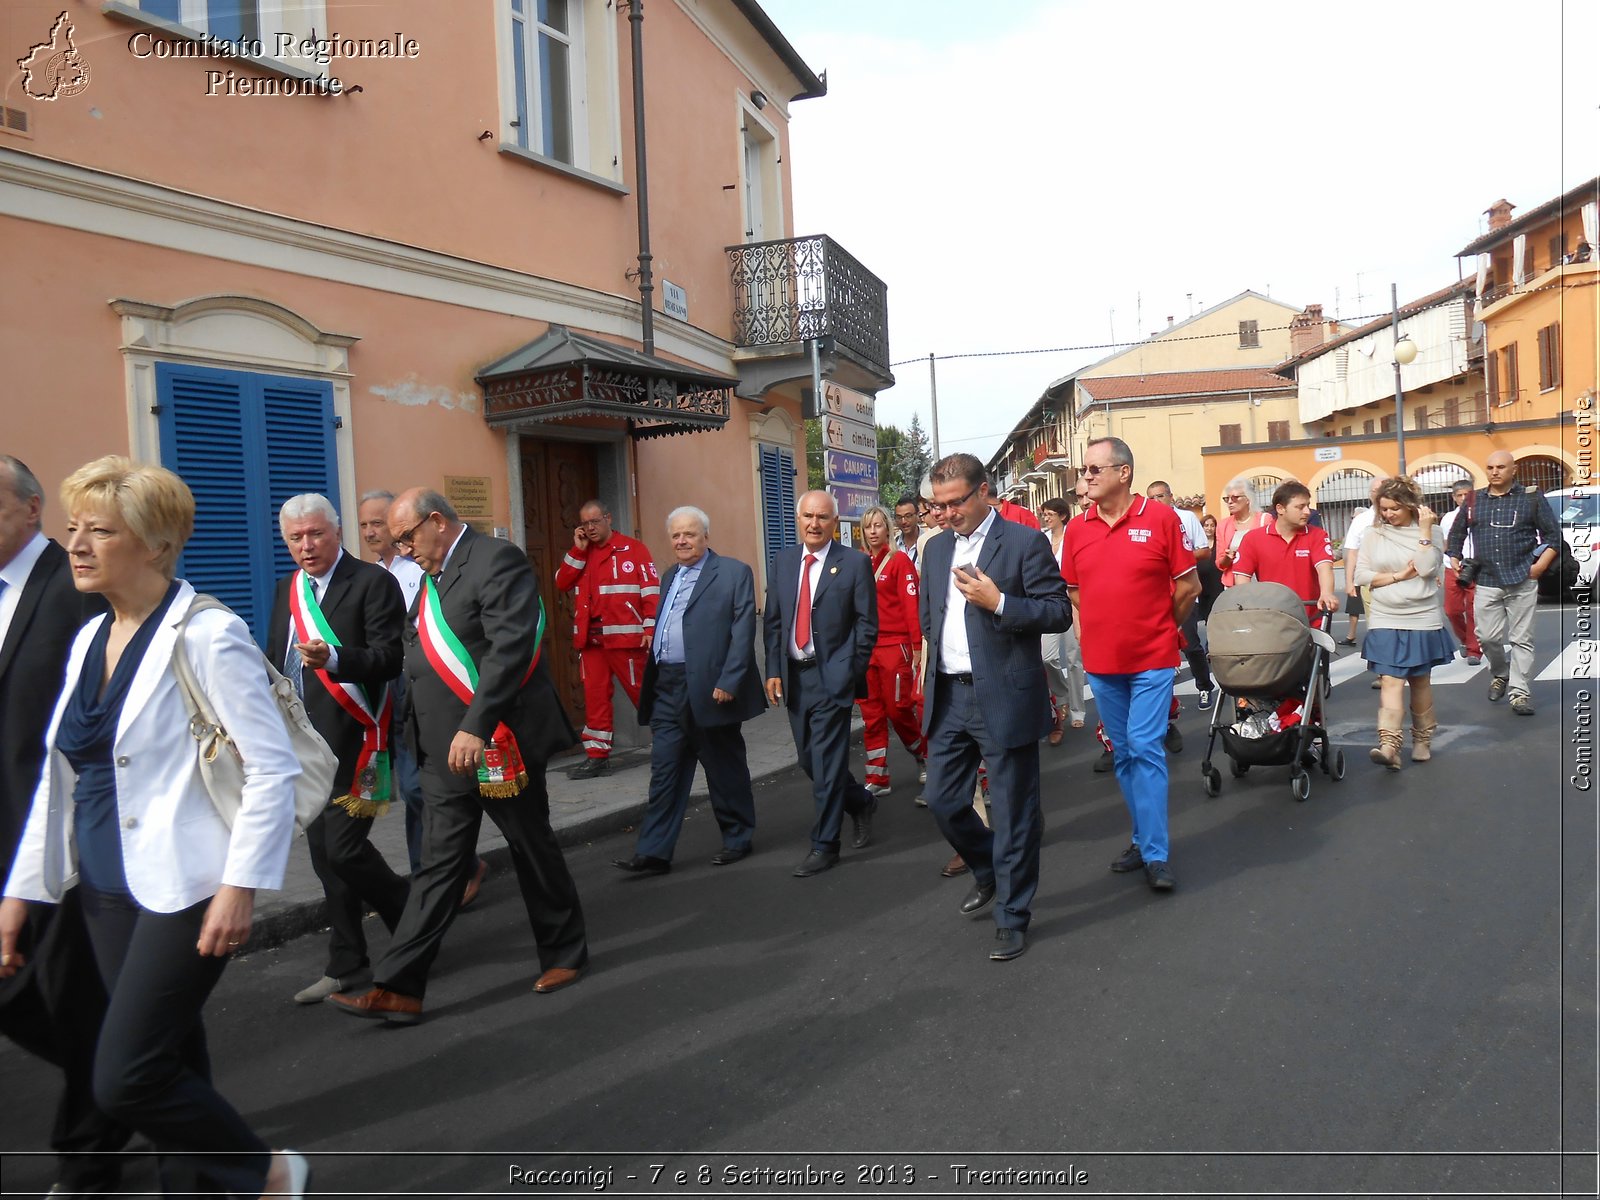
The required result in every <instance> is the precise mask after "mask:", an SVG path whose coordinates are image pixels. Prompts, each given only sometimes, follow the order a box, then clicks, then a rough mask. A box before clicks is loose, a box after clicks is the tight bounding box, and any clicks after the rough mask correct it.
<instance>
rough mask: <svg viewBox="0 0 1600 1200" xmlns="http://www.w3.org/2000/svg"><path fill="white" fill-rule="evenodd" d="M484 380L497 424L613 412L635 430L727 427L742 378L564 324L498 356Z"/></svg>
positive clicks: (486, 402) (488, 409)
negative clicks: (730, 406) (731, 399)
mask: <svg viewBox="0 0 1600 1200" xmlns="http://www.w3.org/2000/svg"><path fill="white" fill-rule="evenodd" d="M477 381H478V385H479V386H480V387H482V388H483V416H484V419H485V420H486V421H487V422H488V423H489V424H490V425H491V426H495V427H500V426H506V425H514V424H516V423H518V422H520V421H567V420H571V419H572V418H574V417H611V418H616V419H619V420H622V421H625V422H626V423H627V428H628V433H629V435H630V436H631V437H636V438H646V437H667V436H670V435H672V434H675V433H694V432H696V431H697V430H701V429H720V428H721V427H722V426H723V425H724V424H725V423H726V422H727V420H728V404H729V397H730V395H731V394H732V391H733V388H734V385H735V384H737V383H738V380H737V379H730V378H728V377H726V376H722V375H713V374H711V373H710V372H709V371H701V370H696V369H695V368H693V367H688V366H685V365H683V364H682V363H675V362H671V361H669V360H667V359H664V358H654V357H651V356H650V355H647V354H641V353H639V352H638V351H637V350H629V349H628V348H627V347H625V346H619V345H617V344H616V343H614V342H607V341H602V340H601V339H599V338H593V337H586V336H585V335H583V334H581V333H573V332H572V331H571V330H570V329H568V328H566V327H565V326H564V325H552V326H550V331H549V332H548V333H546V334H545V335H544V336H543V337H541V338H539V339H538V340H536V341H533V342H529V343H528V344H527V345H526V346H524V347H522V349H520V350H517V351H514V352H513V353H511V354H508V355H507V356H506V357H504V358H502V359H500V360H499V361H498V362H495V363H491V364H490V365H489V366H487V367H485V368H484V369H483V370H482V371H480V372H479V373H478V375H477Z"/></svg>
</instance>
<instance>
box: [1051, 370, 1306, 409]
mask: <svg viewBox="0 0 1600 1200" xmlns="http://www.w3.org/2000/svg"><path fill="white" fill-rule="evenodd" d="M1078 386H1079V387H1081V388H1082V389H1083V390H1084V392H1085V393H1087V394H1088V396H1089V397H1090V398H1091V399H1093V400H1095V401H1096V402H1104V401H1107V400H1154V399H1158V398H1161V397H1164V396H1174V397H1176V396H1207V395H1218V394H1221V393H1226V392H1267V391H1293V390H1294V387H1295V385H1294V381H1293V380H1290V379H1285V378H1284V377H1283V376H1282V375H1275V374H1273V373H1272V372H1271V371H1269V370H1267V369H1266V368H1265V367H1242V368H1238V369H1228V370H1220V371H1160V372H1152V373H1151V374H1148V375H1108V376H1106V377H1105V378H1103V379H1079V380H1078Z"/></svg>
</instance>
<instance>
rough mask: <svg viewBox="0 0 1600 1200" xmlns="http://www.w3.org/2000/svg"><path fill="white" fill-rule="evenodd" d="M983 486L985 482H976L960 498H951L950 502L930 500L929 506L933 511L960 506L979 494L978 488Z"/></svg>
mask: <svg viewBox="0 0 1600 1200" xmlns="http://www.w3.org/2000/svg"><path fill="white" fill-rule="evenodd" d="M982 486H983V484H981V483H979V484H974V485H973V488H972V490H971V491H970V492H968V493H967V494H966V495H965V496H962V497H961V498H960V499H959V500H951V501H950V502H949V503H946V504H941V503H940V502H939V501H937V500H930V501H929V502H928V508H929V510H930V511H932V512H944V511H945V510H946V509H951V508H960V507H961V506H962V505H963V504H965V503H966V502H967V501H968V500H971V499H972V498H973V497H974V496H976V495H977V494H978V489H979V488H981V487H982Z"/></svg>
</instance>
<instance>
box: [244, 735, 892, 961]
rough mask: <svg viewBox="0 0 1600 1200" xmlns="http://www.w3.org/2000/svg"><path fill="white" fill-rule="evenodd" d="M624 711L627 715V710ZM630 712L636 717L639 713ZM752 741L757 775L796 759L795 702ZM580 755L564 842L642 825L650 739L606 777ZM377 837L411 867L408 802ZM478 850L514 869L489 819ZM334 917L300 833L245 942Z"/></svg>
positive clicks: (274, 941) (554, 821) (272, 941)
mask: <svg viewBox="0 0 1600 1200" xmlns="http://www.w3.org/2000/svg"><path fill="white" fill-rule="evenodd" d="M618 717H619V719H624V718H623V714H622V713H621V712H619V713H618ZM626 719H632V713H631V712H629V713H628V714H627V717H626ZM852 728H853V731H854V732H856V733H859V731H860V729H861V714H860V712H859V711H857V712H856V713H855V714H854V718H853V726H852ZM744 741H745V748H746V751H747V753H748V756H749V762H750V777H751V778H752V779H760V778H763V777H765V776H768V775H775V774H777V773H778V772H779V771H784V770H788V769H789V768H791V767H794V766H795V751H794V738H793V735H792V734H791V733H790V732H789V716H788V710H787V709H784V708H769V709H767V711H766V712H764V713H763V714H762V715H761V716H759V717H757V718H755V720H753V721H746V722H745V723H744ZM579 761H580V760H579V759H578V758H577V757H566V758H561V759H558V760H557V761H556V762H554V763H551V764H550V768H549V770H548V771H547V772H546V774H545V786H546V787H547V788H549V791H550V824H551V825H552V826H553V827H554V828H555V831H556V837H557V838H558V839H559V840H560V842H561V844H562V845H563V846H571V845H576V844H578V843H581V842H586V841H590V840H592V839H594V838H598V837H603V836H605V835H606V834H609V833H616V832H618V831H620V830H622V829H625V828H627V827H628V826H630V825H634V824H637V823H638V820H639V818H640V816H641V815H642V814H643V813H644V808H645V799H646V794H647V792H648V791H649V788H650V750H649V747H648V746H646V747H643V748H641V749H638V750H632V751H628V752H626V753H623V754H619V755H616V756H615V757H614V758H613V760H612V769H611V773H610V774H609V775H603V776H601V777H600V778H598V779H582V780H573V779H568V778H567V770H568V768H570V767H573V766H576V765H577V764H578V762H579ZM706 796H707V791H706V782H705V773H704V772H703V771H699V770H696V772H695V782H694V791H693V792H692V793H691V795H690V802H691V803H694V802H696V801H700V800H704V799H705V798H706ZM372 844H373V845H374V846H376V847H378V849H379V850H381V851H383V855H384V857H385V858H387V859H388V860H389V862H390V864H391V865H392V866H393V867H394V868H395V870H397V871H399V872H401V873H402V874H404V873H405V872H406V870H407V867H408V862H407V856H406V821H405V811H404V808H403V806H402V805H400V804H399V803H396V804H394V805H392V806H391V807H390V809H389V811H388V813H386V814H385V815H384V816H382V817H380V818H378V820H377V821H375V822H373V825H372ZM478 853H479V855H481V856H482V857H483V858H485V859H487V860H488V861H489V867H490V870H491V871H492V872H496V873H505V872H509V871H510V870H511V869H512V868H511V857H510V851H509V850H507V848H506V840H505V838H503V837H501V836H500V831H499V830H498V829H496V828H495V826H494V823H493V822H492V821H490V820H488V819H487V818H485V820H484V822H483V830H482V832H481V833H479V835H478ZM326 924H327V922H326V920H325V919H324V917H323V913H322V884H321V883H319V882H318V880H317V877H316V874H315V873H314V872H313V871H312V870H311V858H310V856H309V855H308V854H307V853H306V847H305V842H304V839H302V838H299V837H296V838H295V841H294V844H293V845H292V846H291V847H290V850H289V869H288V871H287V872H286V873H285V875H284V879H283V890H282V891H278V892H265V891H264V892H259V893H257V896H256V912H255V928H254V931H253V932H252V934H251V936H250V941H249V943H248V944H247V945H246V947H245V949H246V951H254V950H265V949H269V948H270V947H272V946H277V945H281V944H282V943H284V942H286V941H289V940H290V939H291V938H296V937H299V936H300V935H301V934H304V933H310V932H312V931H313V930H316V929H321V928H323V927H324V926H325V925H326Z"/></svg>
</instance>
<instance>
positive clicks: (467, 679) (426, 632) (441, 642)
mask: <svg viewBox="0 0 1600 1200" xmlns="http://www.w3.org/2000/svg"><path fill="white" fill-rule="evenodd" d="M422 586H423V597H422V603H421V604H420V605H418V606H417V638H418V640H420V641H421V643H422V650H423V653H425V654H426V655H427V656H428V663H429V664H430V665H431V666H432V667H433V669H434V670H435V671H436V672H438V675H439V678H440V679H442V680H444V682H445V686H446V687H448V688H449V689H450V690H451V691H452V692H453V693H455V697H456V699H457V700H459V701H461V703H463V704H465V705H468V706H469V707H470V706H471V704H472V698H473V696H474V695H475V694H476V693H477V690H478V666H477V664H476V663H474V662H473V661H472V656H471V655H470V654H468V653H467V648H466V647H465V646H463V645H462V644H461V639H460V638H458V637H457V636H456V635H455V631H454V630H452V629H451V628H450V625H449V623H448V622H446V621H445V619H444V606H443V605H442V604H441V603H440V602H439V589H438V588H436V587H435V586H434V584H433V577H432V576H431V575H429V576H424V577H423V580H422ZM543 647H544V599H543V597H541V598H540V600H539V627H538V630H537V632H536V633H535V635H534V639H533V658H532V660H531V661H530V662H529V663H528V669H527V670H526V671H525V672H524V673H523V676H522V682H523V683H527V682H528V680H529V679H531V678H532V677H533V669H534V668H535V667H537V666H538V665H539V652H540V651H541V650H542V649H543ZM527 786H528V772H527V769H526V768H525V767H524V766H523V762H522V751H521V750H520V749H519V748H518V746H517V739H516V738H515V737H513V736H512V734H511V730H510V729H508V728H507V727H506V724H505V722H504V721H502V722H501V723H500V724H499V725H496V726H495V730H494V735H493V736H492V737H490V739H489V741H488V742H487V743H486V744H485V745H484V747H483V761H482V762H480V763H479V764H478V792H479V794H480V795H484V796H493V797H495V798H498V799H506V798H509V797H511V796H515V795H517V794H518V793H519V792H521V791H522V789H523V788H525V787H527Z"/></svg>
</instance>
